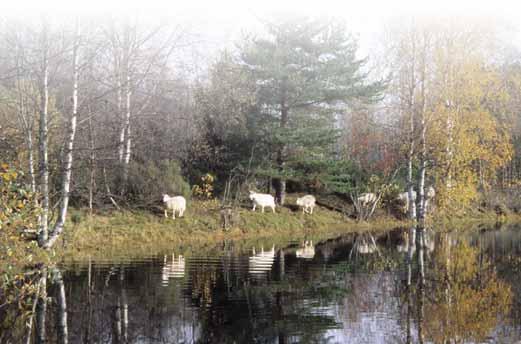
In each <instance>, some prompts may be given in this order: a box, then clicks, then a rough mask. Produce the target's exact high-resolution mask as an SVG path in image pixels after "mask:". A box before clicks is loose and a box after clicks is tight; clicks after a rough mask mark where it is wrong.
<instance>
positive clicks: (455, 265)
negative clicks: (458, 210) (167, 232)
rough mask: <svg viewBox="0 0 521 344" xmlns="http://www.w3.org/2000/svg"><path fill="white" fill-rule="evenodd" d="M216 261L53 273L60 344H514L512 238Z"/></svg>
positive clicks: (520, 254)
mask: <svg viewBox="0 0 521 344" xmlns="http://www.w3.org/2000/svg"><path fill="white" fill-rule="evenodd" d="M411 235H414V238H413V242H415V245H414V246H410V247H409V245H408V244H407V243H408V242H409V241H408V239H409V237H410V236H411ZM417 240H418V242H417V243H416V241H417ZM218 251H219V252H220V253H219V254H215V255H211V256H207V255H201V254H197V253H191V252H167V253H165V254H160V255H155V256H151V257H149V258H146V259H141V260H136V261H127V262H118V263H111V262H91V263H90V264H89V263H85V264H82V265H77V266H63V267H61V271H62V274H63V287H64V290H65V299H66V304H67V328H66V330H67V332H68V339H69V343H407V342H411V343H419V342H425V343H485V342H486V343H492V342H497V343H516V342H518V341H520V340H521V275H520V272H521V230H520V228H517V227H511V228H506V229H502V230H494V229H484V230H483V231H481V232H472V233H469V234H456V233H455V232H450V233H434V232H432V231H431V230H424V231H418V230H410V229H397V230H394V231H392V232H391V233H388V234H384V235H382V234H380V235H378V236H372V235H370V234H360V235H347V236H344V237H339V238H335V239H331V240H327V241H322V242H313V243H311V242H308V243H307V244H306V243H304V240H302V241H301V242H295V243H294V244H292V245H289V246H287V247H264V248H261V247H256V248H255V252H253V248H252V251H249V252H237V250H236V249H234V247H232V246H230V245H225V244H223V245H222V247H220V248H219V250H218ZM408 254H412V257H411V259H409V260H408V259H407V257H408ZM50 279H51V278H50ZM54 284H56V283H54ZM48 285H49V296H50V297H51V299H50V302H49V305H48V307H47V310H46V312H47V314H48V315H47V317H46V328H47V331H46V336H47V339H48V341H49V342H51V343H53V342H56V341H57V340H58V339H57V338H58V336H59V335H58V333H63V328H61V327H60V326H57V325H56V324H59V322H60V319H63V316H62V317H60V312H59V307H58V304H59V302H58V301H59V300H60V298H59V297H58V296H59V290H60V288H58V287H56V286H55V285H53V281H52V280H50V281H48ZM62 315H63V314H62ZM59 331H62V332H59Z"/></svg>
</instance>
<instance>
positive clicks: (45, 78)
mask: <svg viewBox="0 0 521 344" xmlns="http://www.w3.org/2000/svg"><path fill="white" fill-rule="evenodd" d="M43 30H44V31H43V39H42V45H43V60H42V82H41V88H40V123H39V126H40V128H39V177H40V178H39V179H40V183H39V184H40V187H39V191H40V197H41V198H42V202H41V208H42V209H41V214H40V223H39V227H40V228H39V231H38V244H39V245H40V246H43V245H44V244H45V243H46V242H47V238H48V226H49V224H48V221H49V161H48V154H47V145H48V137H47V135H48V131H47V122H48V107H49V61H48V58H47V53H48V38H47V28H46V27H45V28H44V29H43Z"/></svg>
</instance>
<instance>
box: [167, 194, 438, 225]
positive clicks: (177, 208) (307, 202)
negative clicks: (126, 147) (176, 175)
mask: <svg viewBox="0 0 521 344" xmlns="http://www.w3.org/2000/svg"><path fill="white" fill-rule="evenodd" d="M435 194H436V193H435V191H434V188H433V187H432V186H431V187H429V188H428V189H427V193H426V196H427V197H426V206H427V204H428V203H429V201H431V200H432V199H433V198H434V196H435ZM249 198H250V200H251V201H252V204H253V209H252V210H253V211H255V209H256V208H257V206H258V207H260V208H261V212H262V213H264V208H271V210H272V211H273V212H274V213H275V198H274V197H273V196H272V195H270V194H263V193H257V192H253V191H250V197H249ZM411 198H412V201H413V202H414V201H415V200H416V192H415V191H413V192H412V197H411ZM356 200H357V201H358V202H359V203H360V204H362V205H364V206H367V205H370V204H374V203H376V202H377V201H378V197H377V196H376V194H374V193H363V194H361V195H360V196H358V197H357V198H356ZM397 200H399V201H401V202H403V203H404V204H405V207H406V208H408V206H409V194H408V193H407V192H403V193H400V194H399V195H398V197H397ZM163 203H164V204H165V217H168V210H171V211H172V218H173V219H175V214H176V212H177V213H178V216H179V217H182V216H183V213H184V212H185V210H186V199H185V198H184V197H183V196H174V197H170V196H169V195H166V194H164V195H163ZM296 204H297V206H299V207H300V208H302V213H303V214H310V215H311V214H313V209H314V208H315V205H316V199H315V196H313V195H306V196H303V197H299V198H297V201H296Z"/></svg>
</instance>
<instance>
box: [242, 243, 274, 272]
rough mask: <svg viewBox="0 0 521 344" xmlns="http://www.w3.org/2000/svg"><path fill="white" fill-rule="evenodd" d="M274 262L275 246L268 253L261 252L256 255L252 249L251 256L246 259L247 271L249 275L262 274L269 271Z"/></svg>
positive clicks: (262, 250)
mask: <svg viewBox="0 0 521 344" xmlns="http://www.w3.org/2000/svg"><path fill="white" fill-rule="evenodd" d="M274 261H275V246H273V247H272V248H271V250H270V251H264V248H261V251H260V252H259V253H257V252H256V251H255V248H253V256H251V257H249V259H248V271H249V273H250V274H254V275H256V274H263V273H268V272H270V271H271V267H272V266H273V262H274Z"/></svg>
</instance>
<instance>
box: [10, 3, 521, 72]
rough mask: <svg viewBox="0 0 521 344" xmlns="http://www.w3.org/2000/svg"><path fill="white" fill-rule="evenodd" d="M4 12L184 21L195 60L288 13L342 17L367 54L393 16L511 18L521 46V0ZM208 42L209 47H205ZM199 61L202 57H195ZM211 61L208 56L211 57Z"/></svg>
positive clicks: (28, 6)
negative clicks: (191, 36)
mask: <svg viewBox="0 0 521 344" xmlns="http://www.w3.org/2000/svg"><path fill="white" fill-rule="evenodd" d="M0 2H1V4H0V11H1V13H2V14H1V15H2V16H15V17H18V18H24V19H25V18H26V19H27V20H37V19H38V17H39V16H40V14H41V13H42V12H46V13H47V14H51V15H52V16H54V17H57V18H60V17H64V18H67V17H68V18H70V17H71V15H73V14H78V13H81V14H86V15H89V16H131V17H139V18H140V21H144V22H150V23H152V24H156V23H159V22H165V23H170V24H172V23H178V24H179V26H180V27H183V28H186V30H187V31H189V32H190V33H191V34H194V35H195V36H194V41H198V42H200V45H199V49H196V50H195V52H194V53H193V55H194V57H193V59H194V60H197V59H200V60H203V59H210V60H211V59H213V58H214V57H216V54H217V53H218V51H219V50H220V49H222V48H223V47H232V46H233V43H234V42H236V41H237V40H238V39H239V38H240V37H241V35H243V34H244V33H247V32H255V31H257V30H258V29H259V28H260V27H261V26H262V22H263V21H266V20H271V19H273V18H275V17H277V16H284V15H307V16H320V17H336V18H340V19H343V20H345V21H346V23H347V25H348V28H349V29H350V30H351V31H352V32H354V33H355V34H357V35H358V37H359V40H360V46H361V54H362V55H372V49H373V47H374V46H375V45H376V44H375V42H376V40H377V39H378V37H379V36H381V32H382V31H383V26H384V24H385V23H386V22H389V20H392V19H393V18H394V19H396V18H405V17H407V18H410V17H417V18H422V17H426V16H450V15H454V16H466V17H472V18H474V17H475V18H480V20H484V21H495V22H497V23H509V24H510V31H511V32H510V34H509V35H508V37H507V38H506V39H507V40H509V42H511V44H512V45H513V46H516V47H521V34H520V32H521V1H507V0H495V1H482V0H434V1H432V0H431V1H422V0H388V1H381V0H380V1H377V0H356V1H351V0H343V1H342V0H333V1H328V0H321V1H317V0H315V1H304V0H300V1H299V0H256V1H248V0H221V1H203V0H86V1H78V0H45V1H43V0H1V1H0ZM201 47H204V48H201ZM192 62H195V63H196V64H197V63H198V62H200V61H192ZM206 62H208V61H206Z"/></svg>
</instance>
